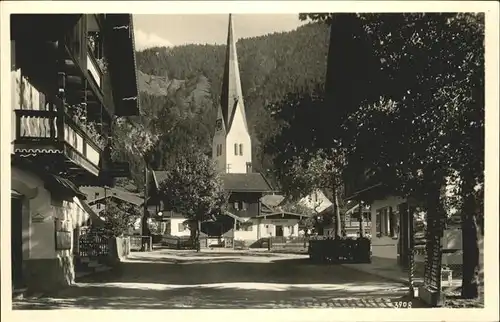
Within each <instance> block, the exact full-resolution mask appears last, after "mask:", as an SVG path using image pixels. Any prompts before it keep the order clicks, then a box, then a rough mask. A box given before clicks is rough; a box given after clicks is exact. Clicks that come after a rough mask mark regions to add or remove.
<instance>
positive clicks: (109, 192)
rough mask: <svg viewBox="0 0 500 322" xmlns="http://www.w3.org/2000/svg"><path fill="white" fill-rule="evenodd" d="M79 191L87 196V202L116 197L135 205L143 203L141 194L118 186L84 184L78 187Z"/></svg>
mask: <svg viewBox="0 0 500 322" xmlns="http://www.w3.org/2000/svg"><path fill="white" fill-rule="evenodd" d="M80 191H81V192H83V193H84V194H85V195H86V196H87V203H92V202H96V201H99V200H103V199H105V198H109V197H113V198H117V199H120V200H123V201H125V202H128V203H131V204H134V205H136V206H140V205H142V204H143V203H144V198H143V197H142V196H140V195H138V194H135V193H132V192H128V191H125V190H123V189H120V188H109V187H106V188H105V187H95V186H84V187H80ZM96 193H97V194H98V197H97V198H96V196H95V194H96Z"/></svg>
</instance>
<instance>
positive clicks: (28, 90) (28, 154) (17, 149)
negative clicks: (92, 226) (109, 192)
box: [10, 14, 139, 291]
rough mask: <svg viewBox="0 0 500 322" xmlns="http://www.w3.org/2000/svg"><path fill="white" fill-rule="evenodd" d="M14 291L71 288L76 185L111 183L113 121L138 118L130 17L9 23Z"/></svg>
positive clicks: (79, 206)
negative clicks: (109, 141) (110, 148)
mask: <svg viewBox="0 0 500 322" xmlns="http://www.w3.org/2000/svg"><path fill="white" fill-rule="evenodd" d="M10 47H11V48H10V49H11V79H10V82H11V97H10V100H11V106H12V114H11V115H12V132H11V134H12V145H11V160H12V161H11V167H12V170H11V173H12V176H11V203H12V206H11V208H12V211H11V223H12V225H11V227H12V230H11V233H12V234H11V235H12V240H11V242H12V258H11V260H12V275H13V278H12V282H13V289H19V288H28V289H32V290H41V291H44V290H53V289H55V288H58V287H62V286H65V285H69V284H71V283H73V281H74V275H75V274H74V259H75V258H74V255H75V254H74V251H75V244H77V239H78V230H79V229H80V228H81V227H82V226H85V225H88V224H89V219H90V221H91V220H92V218H91V214H89V210H88V207H85V205H84V200H85V195H84V194H83V193H81V192H80V191H79V189H78V187H79V186H81V185H104V184H110V183H112V177H111V176H110V175H109V171H110V170H112V167H113V164H112V162H111V160H110V158H109V156H108V155H107V154H106V153H105V150H106V147H107V142H108V137H110V135H111V131H110V130H111V123H112V120H113V117H115V116H130V115H136V114H138V109H139V106H138V99H137V95H138V90H137V81H136V67H135V51H134V40H133V25H132V18H131V15H123V14H120V15H118V14H117V15H114V14H112V15H104V14H99V15H95V14H88V15H83V14H41V15H37V14H26V15H25V14H19V15H17V14H16V15H12V16H11V39H10Z"/></svg>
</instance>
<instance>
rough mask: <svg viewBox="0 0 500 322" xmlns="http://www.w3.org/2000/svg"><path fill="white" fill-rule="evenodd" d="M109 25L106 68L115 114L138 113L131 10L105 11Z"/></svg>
mask: <svg viewBox="0 0 500 322" xmlns="http://www.w3.org/2000/svg"><path fill="white" fill-rule="evenodd" d="M106 25H107V26H109V27H108V28H109V29H108V32H109V42H110V46H109V63H110V64H109V69H110V71H111V74H112V75H113V78H112V85H113V96H114V99H115V101H116V102H117V103H116V111H115V113H116V114H117V115H118V116H135V115H139V113H140V99H139V88H138V82H137V64H136V55H135V40H134V23H133V19H132V15H131V14H107V15H106Z"/></svg>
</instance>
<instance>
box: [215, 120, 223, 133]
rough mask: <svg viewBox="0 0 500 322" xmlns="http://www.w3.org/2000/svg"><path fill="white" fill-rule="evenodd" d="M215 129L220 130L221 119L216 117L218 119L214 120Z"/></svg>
mask: <svg viewBox="0 0 500 322" xmlns="http://www.w3.org/2000/svg"><path fill="white" fill-rule="evenodd" d="M215 130H216V131H221V130H222V120H221V119H218V120H217V121H216V122H215Z"/></svg>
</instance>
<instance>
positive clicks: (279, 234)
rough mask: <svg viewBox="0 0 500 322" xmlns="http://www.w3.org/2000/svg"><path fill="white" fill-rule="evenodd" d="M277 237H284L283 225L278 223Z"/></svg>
mask: <svg viewBox="0 0 500 322" xmlns="http://www.w3.org/2000/svg"><path fill="white" fill-rule="evenodd" d="M276 237H283V226H281V225H276Z"/></svg>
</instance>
